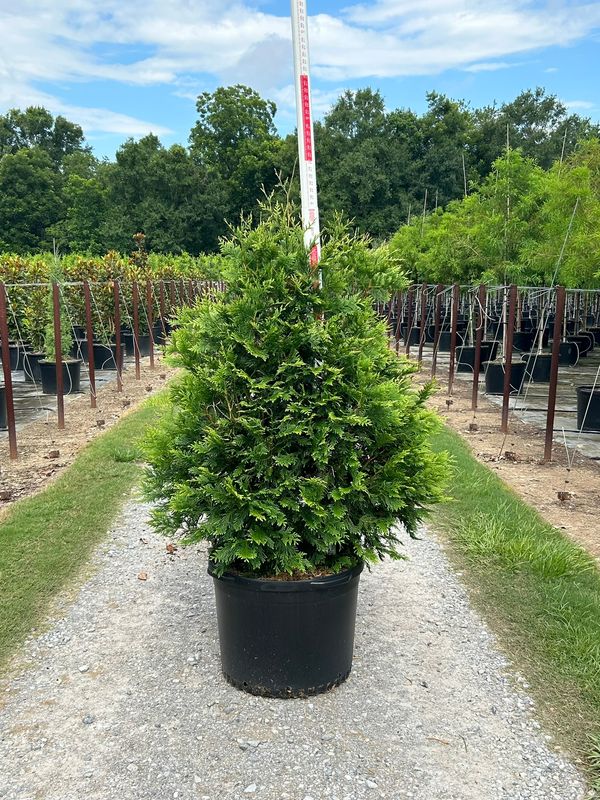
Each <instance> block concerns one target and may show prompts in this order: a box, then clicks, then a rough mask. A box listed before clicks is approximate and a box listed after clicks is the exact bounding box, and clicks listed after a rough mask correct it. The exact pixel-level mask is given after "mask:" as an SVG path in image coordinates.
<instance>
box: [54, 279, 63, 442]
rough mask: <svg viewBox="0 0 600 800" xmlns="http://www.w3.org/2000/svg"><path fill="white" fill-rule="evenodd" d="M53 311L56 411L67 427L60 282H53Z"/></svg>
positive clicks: (60, 420)
mask: <svg viewBox="0 0 600 800" xmlns="http://www.w3.org/2000/svg"><path fill="white" fill-rule="evenodd" d="M52 313H53V316H54V360H55V361H56V412H57V414H58V429H59V430H63V429H64V427H65V397H64V392H65V387H64V383H63V360H62V340H61V330H60V294H59V290H58V284H57V283H56V282H54V283H53V284H52Z"/></svg>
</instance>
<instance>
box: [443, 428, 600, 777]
mask: <svg viewBox="0 0 600 800" xmlns="http://www.w3.org/2000/svg"><path fill="white" fill-rule="evenodd" d="M435 447H436V449H438V450H446V451H448V452H449V453H450V454H451V456H452V457H453V459H454V461H455V467H456V469H455V473H454V477H453V480H452V484H451V487H450V491H449V494H450V496H451V497H452V498H453V499H452V501H450V502H448V503H446V504H444V505H443V506H442V507H441V508H440V509H439V510H438V511H436V512H435V514H434V516H433V523H434V528H436V529H438V530H440V531H441V532H442V533H443V534H445V537H446V539H447V541H448V543H449V545H450V547H449V551H450V553H449V554H450V557H451V559H452V560H453V561H454V562H455V563H457V564H459V566H460V567H461V568H462V569H463V577H464V579H465V581H466V583H467V585H468V586H469V588H470V590H471V592H472V597H473V600H474V602H475V605H476V606H477V607H478V608H479V610H480V611H481V612H482V613H483V614H484V616H485V617H486V618H487V620H488V622H489V624H490V627H491V628H492V629H493V630H494V631H495V632H496V633H497V635H498V636H499V639H500V641H501V642H502V644H503V646H504V648H505V650H506V651H507V652H508V654H509V656H510V657H511V658H512V659H513V661H514V662H515V663H516V665H517V666H518V667H519V668H520V669H521V670H522V672H523V674H524V676H525V677H526V678H527V679H528V681H529V683H530V685H531V689H530V691H531V692H532V695H533V696H534V697H535V699H536V703H537V707H538V709H539V710H540V713H541V714H542V717H543V718H544V719H545V721H546V722H547V723H550V725H551V727H552V729H553V731H554V732H555V733H556V734H558V735H559V737H560V740H561V741H562V742H563V744H565V745H566V746H567V747H569V749H570V750H571V751H572V752H573V753H574V754H576V755H578V756H583V757H585V758H586V759H587V762H588V764H591V761H593V752H594V750H595V748H596V747H597V743H598V739H597V738H596V737H597V735H598V730H599V728H600V725H599V723H600V572H599V571H598V568H597V565H596V563H595V561H594V559H593V558H592V557H591V556H590V555H588V553H587V552H586V551H585V550H583V549H582V548H581V547H579V546H578V545H577V544H575V543H574V542H572V541H570V540H569V539H568V538H567V537H566V536H564V535H563V534H562V533H561V532H560V531H559V530H558V529H557V528H554V527H553V526H552V525H550V524H548V523H547V522H545V521H544V520H543V519H542V518H541V517H540V515H539V514H538V513H537V512H536V511H535V510H534V509H533V508H531V507H530V506H528V505H527V504H526V503H525V502H523V501H522V500H521V499H520V498H519V497H518V496H517V494H516V493H515V492H513V491H512V490H511V489H510V488H509V487H508V486H507V485H506V484H505V483H503V482H502V481H501V480H500V479H499V478H498V476H497V475H495V474H494V473H493V472H492V471H491V470H490V469H488V468H487V467H486V466H484V465H483V464H480V463H479V462H478V461H477V460H476V459H475V458H474V456H473V455H472V453H471V450H470V449H469V447H468V445H467V444H466V443H465V442H463V440H462V439H461V438H460V437H459V436H458V435H457V434H455V433H453V432H452V431H450V430H448V429H447V428H445V429H444V430H443V431H442V432H441V433H439V434H438V435H437V437H436V440H435ZM594 739H595V741H596V744H593V740H594ZM596 758H597V753H596ZM597 760H598V758H597ZM599 765H600V760H599ZM597 774H598V775H600V772H598V773H597ZM593 782H594V781H593ZM598 786H600V782H599V783H598Z"/></svg>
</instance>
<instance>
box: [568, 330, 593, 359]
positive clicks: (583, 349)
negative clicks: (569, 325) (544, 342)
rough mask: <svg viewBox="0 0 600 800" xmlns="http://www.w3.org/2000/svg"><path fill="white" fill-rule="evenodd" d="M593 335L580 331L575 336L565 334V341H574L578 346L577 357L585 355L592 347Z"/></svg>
mask: <svg viewBox="0 0 600 800" xmlns="http://www.w3.org/2000/svg"><path fill="white" fill-rule="evenodd" d="M594 341H595V340H594V337H593V336H592V335H591V334H587V333H581V334H578V335H577V336H567V342H575V344H576V345H577V347H578V348H579V357H580V358H581V356H586V355H587V354H588V353H589V352H590V350H592V349H593V348H594Z"/></svg>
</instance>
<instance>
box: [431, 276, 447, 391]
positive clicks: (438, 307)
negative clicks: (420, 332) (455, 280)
mask: <svg viewBox="0 0 600 800" xmlns="http://www.w3.org/2000/svg"><path fill="white" fill-rule="evenodd" d="M443 291H444V286H443V284H441V283H438V285H437V286H436V287H435V310H434V330H433V356H432V358H431V377H432V378H435V373H436V370H437V357H438V348H439V346H440V332H441V330H440V329H441V325H442V293H443Z"/></svg>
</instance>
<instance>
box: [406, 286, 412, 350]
mask: <svg viewBox="0 0 600 800" xmlns="http://www.w3.org/2000/svg"><path fill="white" fill-rule="evenodd" d="M413 296H414V295H413V289H412V287H411V288H410V289H409V290H408V297H407V301H406V302H407V310H406V341H405V342H404V352H405V353H406V355H407V356H409V355H410V332H411V330H412V325H413Z"/></svg>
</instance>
